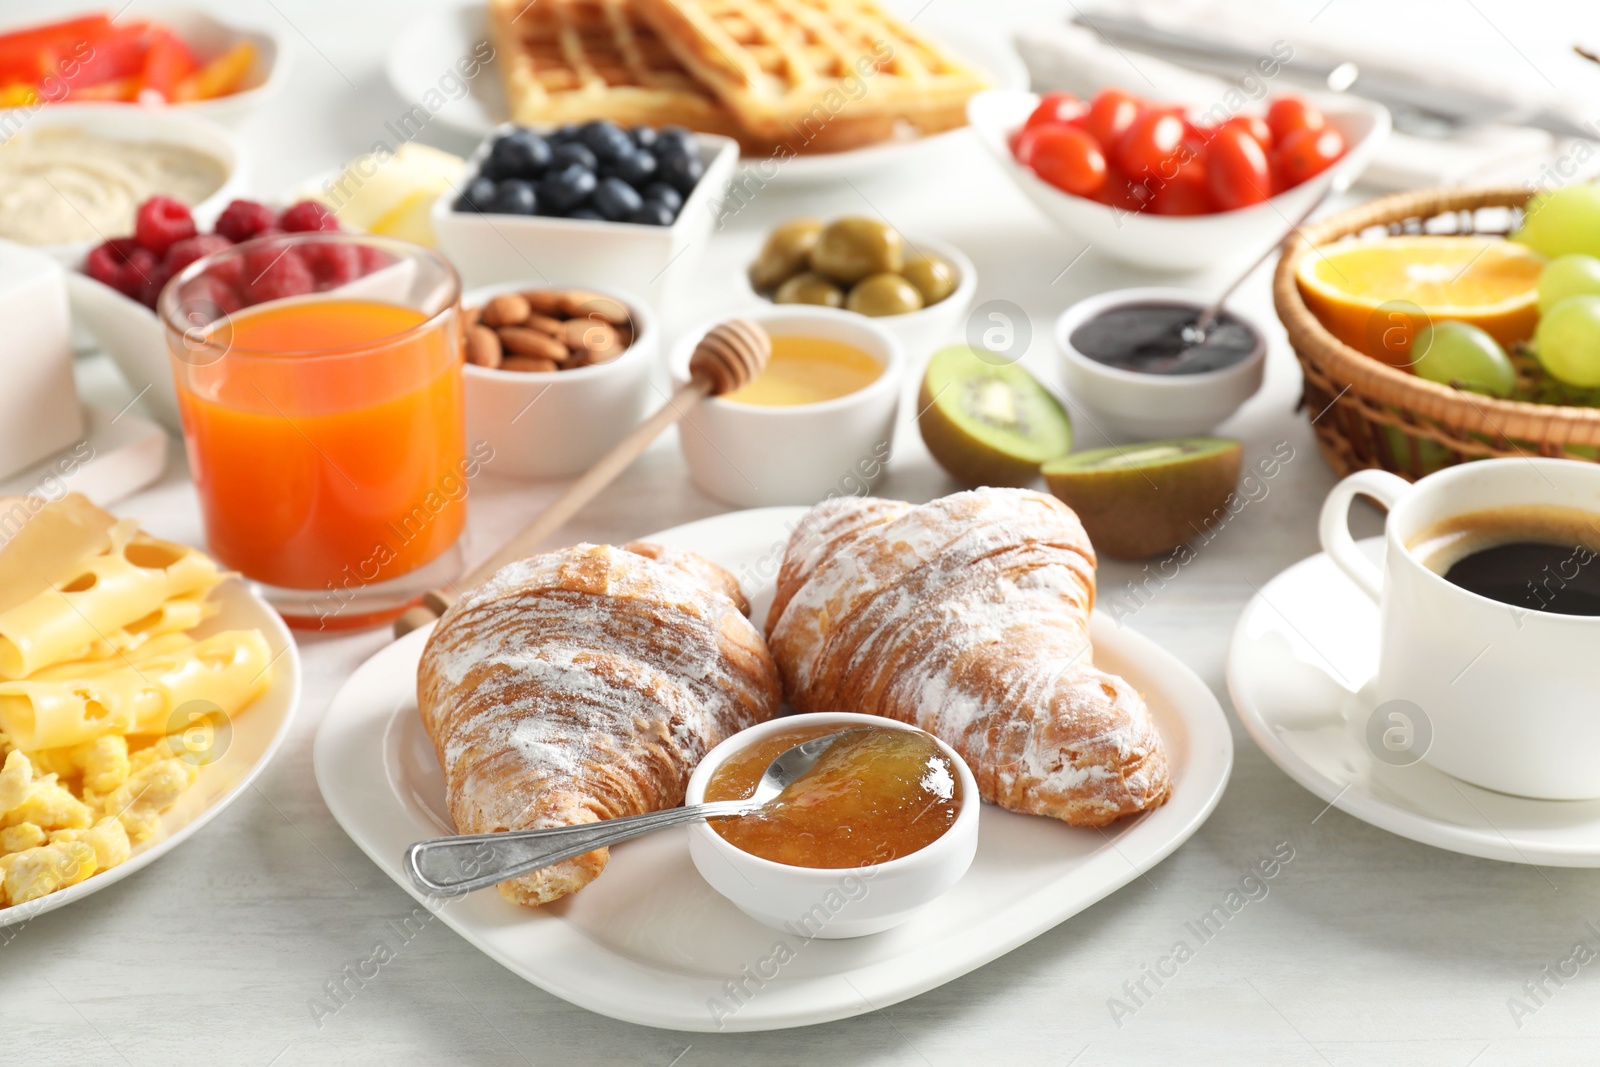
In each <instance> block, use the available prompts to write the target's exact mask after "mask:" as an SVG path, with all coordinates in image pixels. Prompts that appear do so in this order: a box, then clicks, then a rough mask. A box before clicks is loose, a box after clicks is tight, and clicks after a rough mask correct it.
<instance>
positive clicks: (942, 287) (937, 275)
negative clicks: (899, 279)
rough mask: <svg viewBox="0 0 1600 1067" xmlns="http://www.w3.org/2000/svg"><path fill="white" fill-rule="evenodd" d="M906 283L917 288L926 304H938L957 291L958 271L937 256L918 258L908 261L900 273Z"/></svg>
mask: <svg viewBox="0 0 1600 1067" xmlns="http://www.w3.org/2000/svg"><path fill="white" fill-rule="evenodd" d="M900 273H901V274H903V275H905V279H906V281H908V282H910V283H911V284H912V285H914V286H916V287H917V292H919V293H921V294H922V302H923V303H924V304H937V303H938V302H939V301H941V300H943V299H944V298H945V297H947V296H949V295H950V294H951V293H953V292H955V291H956V283H957V282H959V281H960V279H959V278H957V277H956V270H955V268H954V267H952V266H951V265H950V264H948V263H946V262H945V261H944V260H942V259H940V258H938V257H937V256H918V257H917V258H915V259H911V260H907V261H906V269H905V270H903V271H901V272H900Z"/></svg>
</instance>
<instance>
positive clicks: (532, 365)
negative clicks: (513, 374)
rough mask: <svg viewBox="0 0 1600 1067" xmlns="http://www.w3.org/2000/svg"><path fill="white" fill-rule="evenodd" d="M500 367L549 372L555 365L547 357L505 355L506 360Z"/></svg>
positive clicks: (541, 372) (540, 372)
mask: <svg viewBox="0 0 1600 1067" xmlns="http://www.w3.org/2000/svg"><path fill="white" fill-rule="evenodd" d="M500 369H501V370H515V371H528V372H533V373H537V374H549V373H550V372H551V371H553V370H555V369H556V365H555V364H554V363H553V362H551V361H550V360H548V359H534V358H532V357H529V356H507V357H506V361H505V362H504V363H502V364H501V365H500Z"/></svg>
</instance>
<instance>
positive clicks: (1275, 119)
mask: <svg viewBox="0 0 1600 1067" xmlns="http://www.w3.org/2000/svg"><path fill="white" fill-rule="evenodd" d="M1327 124H1328V120H1327V119H1325V118H1323V117H1322V112H1320V111H1318V110H1317V109H1316V108H1314V107H1312V106H1311V105H1310V104H1308V103H1306V102H1305V101H1304V100H1302V99H1300V98H1299V97H1298V96H1280V97H1278V98H1277V99H1276V100H1274V101H1273V102H1272V103H1271V104H1270V105H1268V107H1267V128H1268V129H1269V130H1271V131H1272V143H1273V144H1275V145H1281V144H1283V142H1284V141H1285V140H1287V139H1288V137H1289V135H1290V134H1292V133H1296V132H1298V131H1300V130H1320V129H1322V128H1323V127H1324V126H1326V125H1327Z"/></svg>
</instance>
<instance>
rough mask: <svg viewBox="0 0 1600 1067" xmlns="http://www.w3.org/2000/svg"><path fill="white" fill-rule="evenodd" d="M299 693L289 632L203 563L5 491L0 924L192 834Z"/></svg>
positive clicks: (250, 764)
mask: <svg viewBox="0 0 1600 1067" xmlns="http://www.w3.org/2000/svg"><path fill="white" fill-rule="evenodd" d="M299 699H300V661H299V656H298V654H297V653H296V651H295V645H294V639H293V638H292V637H291V635H290V634H289V631H288V629H287V628H286V627H285V626H284V624H283V621H282V620H281V619H280V618H279V617H278V615H277V613H276V612H274V611H273V610H272V609H271V608H270V607H268V606H267V604H266V603H265V602H264V601H262V600H261V599H259V598H258V597H256V596H255V594H254V593H252V592H251V591H250V589H249V587H248V586H246V585H245V583H243V582H242V581H240V580H238V579H237V578H236V577H234V576H233V575H230V574H229V573H228V572H227V571H225V570H223V569H222V568H220V567H219V566H218V565H217V564H216V562H215V561H213V560H211V559H210V558H209V557H207V556H206V555H205V554H204V553H202V552H200V551H198V550H197V549H194V548H191V547H189V546H187V545H181V544H177V543H174V542H171V541H165V540H162V539H160V538H156V537H152V536H150V535H149V534H147V533H145V532H143V531H142V530H140V529H139V528H138V524H137V523H136V522H135V521H134V520H132V519H126V518H123V519H119V518H117V517H116V516H113V515H111V514H109V513H107V512H105V511H102V510H101V509H100V508H97V507H95V506H94V505H93V504H91V503H89V502H88V501H87V500H86V499H85V498H83V497H82V496H79V495H77V494H69V495H67V496H64V497H62V498H60V499H55V500H49V499H45V498H43V497H38V496H22V497H7V498H0V926H8V925H12V924H16V923H22V922H27V921H28V920H29V919H32V918H34V917H35V916H37V915H40V914H42V913H43V912H46V911H51V910H54V909H55V908H58V907H61V906H62V905H65V904H70V903H71V902H72V901H74V900H78V899H80V898H82V897H85V896H88V895H89V894H90V893H95V892H98V891H99V890H101V889H104V888H106V887H107V886H109V885H111V884H112V883H114V882H117V881H119V880H121V879H122V878H125V877H127V876H128V875H130V874H133V873H134V872H135V871H138V870H140V869H141V868H143V867H145V866H146V865H148V864H150V863H153V862H155V860H157V859H159V858H160V857H161V856H163V855H165V854H166V853H168V852H170V851H171V850H172V849H174V848H176V847H177V846H178V845H179V844H181V843H182V842H184V841H185V840H187V839H188V838H189V837H190V836H191V835H193V834H194V833H196V832H197V831H198V830H199V829H200V828H201V827H202V826H204V825H205V824H206V823H207V822H209V821H210V820H211V819H213V818H214V817H216V815H217V814H218V813H219V812H221V811H222V809H224V808H226V807H227V806H228V805H229V804H231V803H232V802H233V801H234V800H236V799H237V798H238V797H239V795H240V794H241V793H242V792H243V791H244V790H245V789H246V788H247V787H248V786H249V785H250V783H251V782H252V781H253V780H254V779H255V777H256V775H258V774H259V773H260V772H261V771H262V769H263V768H265V767H266V765H267V763H268V761H269V760H271V758H272V755H273V753H274V752H275V751H277V748H278V746H279V744H281V743H282V741H283V739H284V737H285V736H287V734H288V731H289V724H290V722H291V721H292V719H293V717H294V711H295V707H296V705H297V704H298V703H299Z"/></svg>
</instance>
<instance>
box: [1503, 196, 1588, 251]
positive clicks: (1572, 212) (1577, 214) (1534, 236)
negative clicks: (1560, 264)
mask: <svg viewBox="0 0 1600 1067" xmlns="http://www.w3.org/2000/svg"><path fill="white" fill-rule="evenodd" d="M1511 239H1512V240H1513V241H1517V242H1519V243H1521V244H1524V245H1527V246H1528V247H1529V248H1531V249H1533V250H1534V251H1535V252H1537V253H1539V254H1540V255H1542V256H1545V257H1547V258H1549V259H1554V258H1555V257H1556V256H1567V255H1572V254H1573V253H1579V254H1582V255H1588V256H1600V185H1593V184H1591V183H1589V182H1576V183H1574V184H1572V185H1568V186H1564V187H1563V188H1560V189H1552V190H1550V191H1549V192H1545V193H1540V194H1539V195H1538V196H1535V197H1534V198H1533V199H1532V200H1530V201H1529V202H1528V208H1527V212H1526V214H1525V215H1524V216H1523V220H1522V226H1521V227H1520V228H1519V229H1518V230H1517V232H1516V233H1514V234H1512V235H1511Z"/></svg>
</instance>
